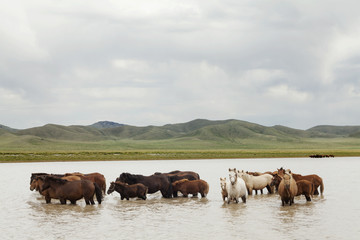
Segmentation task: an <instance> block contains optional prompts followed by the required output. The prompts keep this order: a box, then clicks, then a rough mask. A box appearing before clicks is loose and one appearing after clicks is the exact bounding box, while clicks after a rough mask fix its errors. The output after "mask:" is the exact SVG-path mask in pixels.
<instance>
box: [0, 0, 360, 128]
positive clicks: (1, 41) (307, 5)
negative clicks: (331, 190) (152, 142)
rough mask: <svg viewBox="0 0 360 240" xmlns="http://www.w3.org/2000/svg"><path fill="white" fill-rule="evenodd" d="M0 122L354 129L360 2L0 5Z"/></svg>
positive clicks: (138, 0)
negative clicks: (201, 122) (203, 122)
mask: <svg viewBox="0 0 360 240" xmlns="http://www.w3.org/2000/svg"><path fill="white" fill-rule="evenodd" d="M0 6H1V7H0V124H3V125H6V126H10V127H13V128H29V127H35V126H42V125H45V124H47V123H54V124H61V125H75V124H80V125H88V124H92V123H94V122H97V121H100V120H109V121H115V122H119V123H125V124H130V125H135V126H145V125H157V126H160V125H164V124H167V123H180V122H187V121H190V120H193V119H196V118H205V119H210V120H225V119H239V120H245V121H250V122H255V123H259V124H262V125H265V126H273V125H277V124H280V125H285V126H288V127H293V128H299V129H307V128H310V127H313V126H315V125H322V124H331V125H360V110H359V106H360V14H359V9H360V2H359V1H355V0H354V1H352V0H344V1H338V0H318V1H307V0H293V1H288V0H221V1H220V0H219V1H215V0H214V1H213V0H206V1H204V0H181V1H176V0H155V1H151V0H131V1H128V0H126V1H123V0H112V1H110V0H103V1H98V0H97V1H94V0H81V1H80V0H55V1H45V0H32V1H28V0H24V1H19V0H12V1H6V0H0Z"/></svg>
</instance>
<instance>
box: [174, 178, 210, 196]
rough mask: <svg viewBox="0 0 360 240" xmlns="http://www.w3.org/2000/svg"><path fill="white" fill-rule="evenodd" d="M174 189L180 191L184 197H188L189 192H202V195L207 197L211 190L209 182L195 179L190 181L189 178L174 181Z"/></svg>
mask: <svg viewBox="0 0 360 240" xmlns="http://www.w3.org/2000/svg"><path fill="white" fill-rule="evenodd" d="M172 185H173V190H174V191H180V192H181V193H182V194H183V195H184V197H187V196H188V195H189V194H192V195H193V196H196V195H197V194H198V193H200V194H201V197H206V195H207V194H208V192H209V184H208V183H207V182H205V181H204V180H193V181H189V180H187V179H182V180H179V181H176V182H174V183H172Z"/></svg>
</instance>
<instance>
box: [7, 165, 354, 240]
mask: <svg viewBox="0 0 360 240" xmlns="http://www.w3.org/2000/svg"><path fill="white" fill-rule="evenodd" d="M282 166H283V167H285V168H290V169H292V171H293V172H298V173H302V174H311V173H316V174H318V175H319V176H321V177H322V178H323V179H324V183H325V192H324V195H323V196H318V197H314V199H313V201H312V202H306V201H305V198H304V197H303V196H301V197H296V198H295V205H293V206H285V207H282V206H281V201H280V198H279V197H278V196H277V195H268V194H264V195H255V196H249V197H248V200H247V203H246V204H243V203H239V204H230V205H228V204H224V203H223V201H222V198H221V193H220V184H219V178H220V177H224V176H227V169H228V168H229V167H231V168H233V167H236V168H238V169H244V170H250V171H268V170H276V168H278V167H282ZM176 169H179V170H192V171H196V172H198V173H199V174H200V177H201V178H202V179H204V180H206V181H207V182H208V183H209V185H210V192H209V194H208V197H207V198H204V199H201V198H191V197H190V198H176V199H163V198H162V197H161V195H160V194H159V193H156V194H151V195H148V199H147V200H146V201H143V200H135V199H132V200H130V201H126V200H124V201H121V200H120V197H119V194H118V193H116V192H114V193H112V194H111V195H107V196H106V197H105V199H104V202H103V203H102V204H101V205H97V204H96V205H94V206H86V205H85V203H84V201H83V200H79V201H78V202H77V205H60V204H59V202H58V200H52V204H46V203H45V200H44V198H43V197H41V196H40V195H39V193H38V192H31V191H30V190H29V180H30V175H31V173H32V172H49V173H65V172H76V171H78V172H84V173H87V172H100V173H102V174H104V175H105V177H106V180H107V185H108V186H109V182H110V181H113V180H115V178H116V177H117V176H119V174H120V173H122V172H130V173H134V174H135V173H137V174H143V175H150V174H152V173H154V172H156V171H160V172H168V171H172V170H176ZM0 182H1V184H0V190H1V194H0V203H1V204H0V214H1V218H0V234H1V237H2V239H90V238H92V239H94V238H99V239H109V238H115V239H140V238H142V239H188V238H196V239H225V238H226V239H230V238H233V239H266V238H268V239H275V238H276V239H278V238H287V239H358V238H359V236H360V207H359V203H358V201H359V197H360V191H359V186H360V158H334V159H307V158H304V159H302V158H300V159H231V160H182V161H181V160H179V161H118V162H117V161H115V162H66V163H65V162H57V163H16V164H0ZM264 192H266V190H264Z"/></svg>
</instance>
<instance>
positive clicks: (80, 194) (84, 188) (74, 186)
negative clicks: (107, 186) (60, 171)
mask: <svg viewBox="0 0 360 240" xmlns="http://www.w3.org/2000/svg"><path fill="white" fill-rule="evenodd" d="M46 189H51V190H53V191H54V192H55V196H56V198H57V199H59V200H60V203H61V204H66V201H67V200H69V201H70V202H71V203H72V204H76V201H77V200H79V199H81V198H84V199H85V203H86V205H89V204H90V203H91V204H95V202H94V195H96V199H97V201H98V203H99V204H101V200H102V192H101V189H100V188H99V186H98V185H97V184H96V183H93V182H91V181H89V180H78V181H67V180H64V179H60V178H57V177H53V176H46V177H45V178H44V184H43V186H42V189H41V191H44V190H46Z"/></svg>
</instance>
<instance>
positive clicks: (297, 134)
mask: <svg viewBox="0 0 360 240" xmlns="http://www.w3.org/2000/svg"><path fill="white" fill-rule="evenodd" d="M4 133H12V134H14V135H16V136H25V135H26V136H35V137H39V138H43V139H53V140H66V141H89V142H91V141H103V140H121V139H132V140H169V139H179V138H193V139H194V138H195V139H199V140H206V141H207V140H209V141H237V140H241V139H262V140H269V141H270V140H271V141H286V140H292V139H299V138H337V137H359V135H360V126H316V127H313V128H310V129H308V130H298V129H293V128H288V127H285V126H279V125H276V126H273V127H266V126H262V125H259V124H255V123H251V122H246V121H240V120H233V119H230V120H221V121H210V120H206V119H196V120H193V121H190V122H186V123H178V124H167V125H164V126H146V127H136V126H130V125H124V124H118V123H114V122H108V121H103V122H99V123H95V124H93V125H90V126H62V125H55V124H47V125H45V126H42V127H34V128H29V129H24V130H14V129H11V128H9V127H2V128H0V134H2V135H3V134H4Z"/></svg>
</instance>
